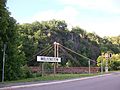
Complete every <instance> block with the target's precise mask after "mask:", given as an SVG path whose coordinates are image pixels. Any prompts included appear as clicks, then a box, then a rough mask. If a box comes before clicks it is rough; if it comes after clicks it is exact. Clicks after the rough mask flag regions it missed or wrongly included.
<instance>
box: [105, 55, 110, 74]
mask: <svg viewBox="0 0 120 90" xmlns="http://www.w3.org/2000/svg"><path fill="white" fill-rule="evenodd" d="M105 58H106V66H105V72H106V73H107V72H108V58H109V55H108V53H106V54H105Z"/></svg>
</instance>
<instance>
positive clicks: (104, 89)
mask: <svg viewBox="0 0 120 90" xmlns="http://www.w3.org/2000/svg"><path fill="white" fill-rule="evenodd" d="M7 90H120V72H119V73H118V72H115V73H112V74H111V75H106V76H101V77H95V78H88V79H83V80H76V81H70V82H62V83H53V84H46V85H44V84H43V85H40V86H39V85H37V86H29V87H22V88H13V89H10V88H9V89H7Z"/></svg>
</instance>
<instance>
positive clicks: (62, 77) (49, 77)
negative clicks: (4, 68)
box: [5, 73, 100, 83]
mask: <svg viewBox="0 0 120 90" xmlns="http://www.w3.org/2000/svg"><path fill="white" fill-rule="evenodd" d="M96 75H100V73H97V74H56V75H53V74H51V75H46V76H41V77H35V78H27V79H21V80H16V81H6V82H5V83H18V82H35V81H53V80H65V79H72V78H81V77H89V76H96Z"/></svg>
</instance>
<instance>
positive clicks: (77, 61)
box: [60, 47, 79, 63]
mask: <svg viewBox="0 0 120 90" xmlns="http://www.w3.org/2000/svg"><path fill="white" fill-rule="evenodd" d="M60 49H61V50H62V51H63V52H64V53H65V54H67V55H68V56H69V57H70V58H72V59H73V60H74V61H75V62H76V63H79V62H78V61H77V60H76V59H74V58H73V56H72V55H70V54H69V53H68V52H66V51H65V49H63V48H62V47H60Z"/></svg>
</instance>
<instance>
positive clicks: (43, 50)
mask: <svg viewBox="0 0 120 90" xmlns="http://www.w3.org/2000/svg"><path fill="white" fill-rule="evenodd" d="M51 46H52V45H49V46H48V47H46V48H44V49H42V50H41V51H39V52H38V53H36V54H35V55H33V57H34V56H36V55H38V54H41V53H43V52H45V50H46V49H48V48H50V47H51Z"/></svg>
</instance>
